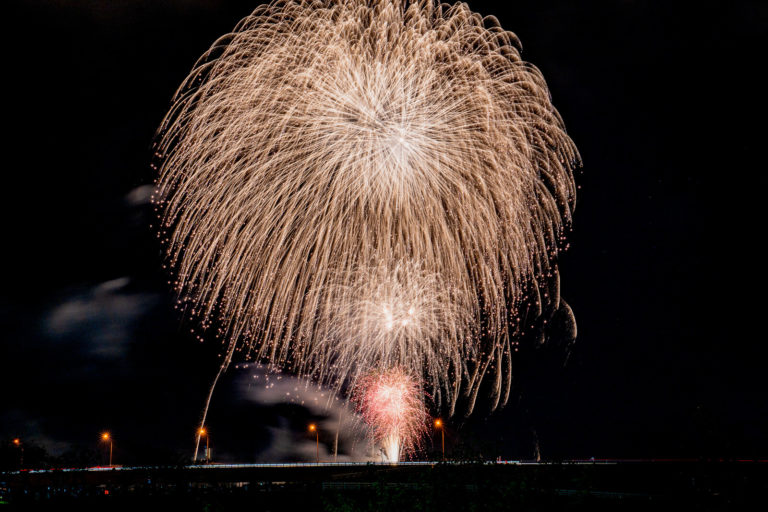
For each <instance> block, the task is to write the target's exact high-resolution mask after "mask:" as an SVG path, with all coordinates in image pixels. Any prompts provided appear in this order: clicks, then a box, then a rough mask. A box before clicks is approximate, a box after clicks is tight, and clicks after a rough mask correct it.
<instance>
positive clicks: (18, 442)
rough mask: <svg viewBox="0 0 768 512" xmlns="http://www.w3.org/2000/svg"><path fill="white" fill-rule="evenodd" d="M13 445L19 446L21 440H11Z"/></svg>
mask: <svg viewBox="0 0 768 512" xmlns="http://www.w3.org/2000/svg"><path fill="white" fill-rule="evenodd" d="M13 444H15V445H16V446H20V445H21V439H19V438H18V437H17V438H16V439H14V440H13Z"/></svg>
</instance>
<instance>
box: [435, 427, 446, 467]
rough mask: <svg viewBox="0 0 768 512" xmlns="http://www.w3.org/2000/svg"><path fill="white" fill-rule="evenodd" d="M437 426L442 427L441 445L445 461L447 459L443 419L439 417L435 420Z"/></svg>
mask: <svg viewBox="0 0 768 512" xmlns="http://www.w3.org/2000/svg"><path fill="white" fill-rule="evenodd" d="M435 428H439V429H440V441H441V442H440V446H441V447H442V449H443V461H445V429H444V428H443V420H441V419H440V418H437V419H436V420H435Z"/></svg>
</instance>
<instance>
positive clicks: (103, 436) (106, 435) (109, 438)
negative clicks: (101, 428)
mask: <svg viewBox="0 0 768 512" xmlns="http://www.w3.org/2000/svg"><path fill="white" fill-rule="evenodd" d="M101 439H102V440H103V441H105V442H106V441H109V467H112V436H110V435H109V432H104V433H103V434H101Z"/></svg>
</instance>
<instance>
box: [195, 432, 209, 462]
mask: <svg viewBox="0 0 768 512" xmlns="http://www.w3.org/2000/svg"><path fill="white" fill-rule="evenodd" d="M197 434H198V435H199V436H200V437H203V436H205V462H206V463H207V464H210V463H211V447H210V445H209V444H208V441H209V437H208V431H207V430H206V429H205V427H200V430H198V431H197Z"/></svg>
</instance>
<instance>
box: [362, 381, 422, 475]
mask: <svg viewBox="0 0 768 512" xmlns="http://www.w3.org/2000/svg"><path fill="white" fill-rule="evenodd" d="M352 398H353V400H354V401H355V402H356V403H357V406H358V409H359V411H360V412H361V413H362V415H363V419H364V420H365V422H366V423H368V425H370V427H371V428H372V429H373V433H374V437H375V438H376V440H377V441H379V442H380V443H381V446H382V449H383V451H384V454H385V457H386V460H387V461H388V462H398V461H399V460H400V459H401V457H402V456H404V455H409V454H413V453H414V452H415V451H416V449H417V448H418V444H419V442H420V441H421V439H422V438H423V437H424V435H425V433H426V431H427V412H426V409H425V406H424V396H423V391H422V389H421V387H420V386H419V385H418V383H417V381H416V380H415V379H414V378H413V377H412V376H411V375H409V374H408V373H407V372H406V371H404V370H403V369H402V368H397V367H395V368H390V369H388V370H385V371H373V372H370V373H369V374H367V375H365V376H363V377H361V378H360V379H358V380H357V384H356V387H355V390H354V392H353V394H352Z"/></svg>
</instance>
